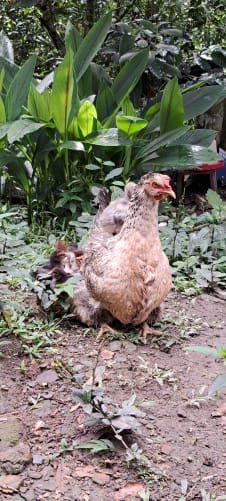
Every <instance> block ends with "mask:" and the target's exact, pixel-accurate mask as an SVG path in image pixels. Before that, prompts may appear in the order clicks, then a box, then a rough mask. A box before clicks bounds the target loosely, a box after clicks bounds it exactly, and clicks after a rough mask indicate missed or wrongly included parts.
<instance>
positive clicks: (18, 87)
mask: <svg viewBox="0 0 226 501" xmlns="http://www.w3.org/2000/svg"><path fill="white" fill-rule="evenodd" d="M35 64H36V56H35V55H33V56H31V57H29V59H28V60H27V61H26V62H25V63H24V64H23V66H21V68H20V69H19V71H18V72H17V73H16V75H15V77H14V78H13V80H12V81H11V83H10V86H9V89H8V92H7V94H6V100H5V108H6V117H7V120H8V121H11V120H15V119H16V118H17V117H18V116H19V114H20V112H21V108H22V106H24V105H25V103H26V100H27V95H28V91H29V87H30V83H31V79H32V76H33V73H34V69H35Z"/></svg>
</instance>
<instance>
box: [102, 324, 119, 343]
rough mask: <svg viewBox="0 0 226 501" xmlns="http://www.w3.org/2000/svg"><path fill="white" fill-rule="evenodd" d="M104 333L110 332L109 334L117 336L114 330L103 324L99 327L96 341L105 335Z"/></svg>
mask: <svg viewBox="0 0 226 501" xmlns="http://www.w3.org/2000/svg"><path fill="white" fill-rule="evenodd" d="M105 332H110V333H111V334H119V333H118V332H117V331H116V330H115V329H112V327H110V325H108V324H106V323H103V324H101V326H100V329H99V332H98V334H97V339H98V340H99V339H100V338H101V337H102V336H103V335H104V334H105Z"/></svg>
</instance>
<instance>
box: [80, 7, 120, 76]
mask: <svg viewBox="0 0 226 501" xmlns="http://www.w3.org/2000/svg"><path fill="white" fill-rule="evenodd" d="M111 18H112V15H111V12H108V14H105V16H102V17H101V18H100V19H99V21H97V23H95V24H94V26H93V27H92V28H91V30H90V31H89V32H88V34H87V35H86V37H85V38H84V39H83V41H82V42H81V44H80V45H79V48H78V50H77V52H76V55H75V61H74V64H75V74H76V78H77V81H78V80H79V79H80V78H81V77H82V75H83V74H84V73H85V71H86V70H87V68H88V66H89V64H90V63H91V61H92V59H93V58H94V57H95V56H96V54H97V52H98V50H99V49H100V47H101V45H102V43H103V41H104V39H105V37H106V35H107V33H108V30H109V28H110V26H111Z"/></svg>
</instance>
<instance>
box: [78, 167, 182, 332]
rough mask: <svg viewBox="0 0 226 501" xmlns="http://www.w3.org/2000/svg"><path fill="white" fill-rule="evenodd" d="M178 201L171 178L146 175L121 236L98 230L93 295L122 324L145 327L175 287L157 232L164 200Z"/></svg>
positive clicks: (88, 258) (89, 280) (90, 279)
mask: <svg viewBox="0 0 226 501" xmlns="http://www.w3.org/2000/svg"><path fill="white" fill-rule="evenodd" d="M168 195H170V196H172V197H173V198H175V193H174V192H173V190H172V188H171V186H170V178H169V177H168V176H166V175H162V174H147V175H145V176H143V177H142V178H141V179H140V181H139V183H138V184H137V185H136V187H135V188H134V191H133V194H132V197H131V200H130V202H129V206H128V212H127V216H126V219H125V222H124V224H123V226H122V229H121V231H120V232H119V233H118V235H116V236H114V237H110V238H108V239H106V238H105V236H104V232H101V231H100V228H98V227H97V228H96V229H95V228H94V230H93V233H92V235H91V237H90V239H89V242H88V245H87V247H86V249H85V254H84V260H83V273H84V276H85V282H86V286H87V289H88V291H89V293H90V295H91V296H92V297H93V299H95V300H96V301H98V302H99V303H100V304H101V307H102V308H103V309H104V310H107V311H108V312H110V313H111V315H112V316H113V317H114V318H116V319H118V320H119V321H120V322H121V323H122V324H124V325H127V324H132V325H142V331H143V335H144V337H145V338H146V335H147V334H148V333H151V332H152V329H149V328H148V326H147V324H146V321H148V320H149V319H150V318H151V315H152V316H153V317H154V318H155V316H156V314H157V312H158V308H159V306H160V304H161V303H162V301H163V300H164V299H165V298H166V296H167V294H168V292H169V290H170V288H171V270H170V266H169V262H168V259H167V257H166V255H165V253H164V252H163V250H162V246H161V242H160V238H159V231H158V205H159V200H162V199H163V198H165V197H167V196H168Z"/></svg>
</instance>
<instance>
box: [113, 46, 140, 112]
mask: <svg viewBox="0 0 226 501" xmlns="http://www.w3.org/2000/svg"><path fill="white" fill-rule="evenodd" d="M147 62H148V49H144V50H142V51H141V52H139V53H138V54H136V55H135V56H134V57H133V58H132V59H131V60H130V61H128V63H126V64H125V66H123V68H122V69H121V71H120V72H119V74H118V75H117V77H116V78H115V80H114V82H113V83H112V87H111V90H112V93H113V96H114V99H115V101H116V103H117V104H118V105H120V104H121V102H122V101H123V100H124V99H125V98H126V97H127V96H129V94H130V93H131V92H132V90H133V89H134V87H135V86H136V84H137V83H138V81H139V79H140V77H141V75H142V73H143V72H144V70H145V68H146V65H147Z"/></svg>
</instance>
